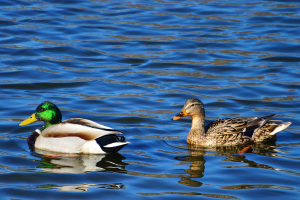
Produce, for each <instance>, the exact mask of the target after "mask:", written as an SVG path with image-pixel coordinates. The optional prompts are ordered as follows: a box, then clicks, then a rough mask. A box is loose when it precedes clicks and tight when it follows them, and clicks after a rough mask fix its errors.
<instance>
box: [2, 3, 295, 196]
mask: <svg viewBox="0 0 300 200" xmlns="http://www.w3.org/2000/svg"><path fill="white" fill-rule="evenodd" d="M299 9H300V3H299V2H298V1H296V0H295V1H293V0H290V1H280V0H278V1H262V0H259V1H251V2H250V3H249V1H230V0H228V1H213V0H209V1H194V0H189V1H177V0H168V1H166V0H163V1H161V0H157V1H143V0H140V1H138V0H136V1H125V2H121V1H100V0H99V1H97V0H93V1H72V0H70V1H55V0H52V1H51V0H50V1H44V0H31V1H26V0H19V1H3V2H1V4H0V41H1V42H0V61H1V62H0V63H1V68H0V85H1V86H0V91H1V93H0V96H1V98H0V127H1V133H0V153H1V156H0V172H1V174H0V194H1V198H3V199H40V198H41V197H43V199H54V198H55V199H99V198H104V199H111V198H115V199H120V198H126V199H128V198H135V199H145V198H146V199H158V198H159V199H179V198H180V199H182V198H184V199H192V198H197V199H198V198H201V199H254V198H256V199H274V198H278V199H282V198H285V199H299V198H300V187H299V185H300V179H299V175H300V170H299V166H300V161H299V160H300V156H299V153H298V152H299V151H300V145H299V144H300V135H299V133H300V122H299V118H300V114H299V107H300V103H299V101H300V99H299V89H300V87H299V85H300V81H299V80H300V79H299V78H300V75H299V73H300V65H299V64H300V38H299V35H300V29H299V24H300V14H299ZM191 97H196V98H199V99H201V100H202V101H203V103H204V104H205V108H206V121H207V122H211V121H213V120H216V119H219V118H226V117H244V116H263V115H268V114H272V113H276V114H277V115H276V117H275V118H274V119H278V120H279V119H280V120H283V121H291V122H292V125H291V126H290V127H288V128H287V129H286V130H284V131H282V132H280V133H279V134H278V137H277V141H276V142H274V143H272V144H258V145H254V146H253V147H252V148H250V149H248V151H246V152H245V153H244V154H239V153H238V152H239V151H240V150H241V148H240V147H227V148H210V149H207V148H200V147H197V148H196V147H191V146H189V145H187V144H186V135H187V133H188V131H189V129H190V125H191V118H189V117H188V118H184V119H182V120H180V121H171V118H172V117H173V116H174V115H175V114H177V113H178V112H179V111H180V110H181V108H182V106H183V104H184V102H185V101H186V100H187V99H189V98H191ZM46 100H49V101H52V102H54V103H55V104H57V105H58V107H59V108H60V109H61V110H62V114H63V119H68V118H72V117H81V118H87V119H90V120H93V121H96V122H99V123H101V124H104V125H106V126H110V127H113V128H115V129H118V130H121V131H122V132H123V133H124V136H125V137H126V139H127V140H128V141H129V142H131V144H130V145H128V146H126V147H125V148H124V149H123V150H122V151H120V152H119V153H118V154H113V155H96V156H95V155H77V156H73V157H71V156H67V155H62V154H60V155H55V154H49V152H43V151H40V150H35V151H31V150H30V148H29V147H28V145H27V142H26V138H27V137H28V135H29V134H30V133H31V132H32V131H33V130H34V129H36V128H39V127H41V126H42V124H41V123H35V124H32V125H29V126H25V127H19V126H18V124H19V123H20V121H22V120H24V119H25V118H27V117H29V116H30V115H31V114H32V113H33V112H34V110H35V108H36V106H37V105H39V104H40V103H41V102H42V101H46Z"/></svg>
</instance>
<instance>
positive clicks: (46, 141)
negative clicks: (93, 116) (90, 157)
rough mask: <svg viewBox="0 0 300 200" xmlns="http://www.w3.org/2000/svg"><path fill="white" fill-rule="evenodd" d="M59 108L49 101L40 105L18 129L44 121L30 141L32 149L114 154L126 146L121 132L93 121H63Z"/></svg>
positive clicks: (77, 119)
mask: <svg viewBox="0 0 300 200" xmlns="http://www.w3.org/2000/svg"><path fill="white" fill-rule="evenodd" d="M61 119H62V115H61V112H60V110H59V109H58V107H57V106H56V105H55V104H53V103H51V102H49V101H46V102H44V103H41V104H40V105H39V106H38V107H37V108H36V112H35V113H33V114H32V115H31V116H30V117H29V118H28V119H26V120H24V121H23V122H21V123H20V124H19V126H24V125H27V124H31V123H33V122H36V121H44V126H43V127H42V128H41V129H36V130H35V131H33V132H32V133H31V134H30V136H29V137H28V139H27V141H28V143H29V144H30V145H33V146H34V147H36V148H38V149H42V150H46V151H56V152H63V153H84V154H103V153H115V152H118V151H119V150H120V149H122V148H123V147H124V146H126V145H127V144H128V143H129V142H125V138H124V137H123V136H117V135H116V134H122V133H121V132H120V131H117V130H114V129H112V128H110V127H107V126H103V125H101V124H97V123H96V122H93V121H91V120H87V119H82V118H71V119H67V120H64V121H61Z"/></svg>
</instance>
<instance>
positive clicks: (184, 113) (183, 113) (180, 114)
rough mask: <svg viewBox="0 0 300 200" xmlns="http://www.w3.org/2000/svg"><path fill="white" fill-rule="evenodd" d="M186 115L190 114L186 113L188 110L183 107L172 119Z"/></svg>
mask: <svg viewBox="0 0 300 200" xmlns="http://www.w3.org/2000/svg"><path fill="white" fill-rule="evenodd" d="M186 116H188V114H187V113H186V110H185V109H182V110H181V112H180V113H179V114H178V115H176V116H175V117H173V118H172V120H178V119H181V118H183V117H186Z"/></svg>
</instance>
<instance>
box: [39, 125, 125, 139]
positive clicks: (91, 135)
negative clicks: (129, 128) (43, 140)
mask: <svg viewBox="0 0 300 200" xmlns="http://www.w3.org/2000/svg"><path fill="white" fill-rule="evenodd" d="M87 121H90V120H87ZM73 122H74V121H73ZM90 122H92V121H90ZM92 125H97V126H96V127H95V126H93V127H92V126H88V125H82V124H77V123H69V122H68V120H66V121H64V122H63V123H60V124H56V125H52V126H49V127H48V128H46V129H45V130H43V131H42V135H43V136H44V137H49V138H62V137H80V138H82V139H84V140H94V139H96V138H99V137H102V136H104V135H109V134H122V133H121V132H120V131H117V130H114V129H111V128H109V127H107V128H109V129H106V126H102V125H100V124H96V123H95V122H93V123H92ZM100 127H101V128H100ZM104 127H105V129H104Z"/></svg>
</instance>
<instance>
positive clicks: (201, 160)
mask: <svg viewBox="0 0 300 200" xmlns="http://www.w3.org/2000/svg"><path fill="white" fill-rule="evenodd" d="M275 141H276V140H273V141H271V142H267V143H266V142H265V143H257V144H253V145H252V146H251V147H250V148H247V150H246V151H244V149H245V147H246V145H240V146H221V147H201V146H197V145H191V144H187V146H186V147H187V149H190V150H191V151H189V152H188V154H189V155H187V156H180V157H175V159H176V160H179V161H180V162H182V161H184V162H189V163H190V166H189V169H184V171H185V173H184V174H183V175H182V177H181V178H180V181H178V183H180V184H183V185H187V186H191V187H200V186H202V184H203V183H202V182H201V178H202V177H204V176H205V163H206V160H205V157H204V156H216V157H219V156H225V158H224V159H222V161H229V162H235V163H244V164H248V166H245V167H255V168H264V169H274V170H276V168H274V167H272V166H269V165H265V164H259V163H256V162H254V161H252V160H248V159H247V156H246V155H247V154H246V153H256V154H259V155H262V156H269V157H274V156H276V155H275V154H276V152H277V151H279V150H277V149H276V146H275ZM241 152H242V153H241ZM238 166H239V167H240V165H238ZM236 167H237V166H227V168H236Z"/></svg>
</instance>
